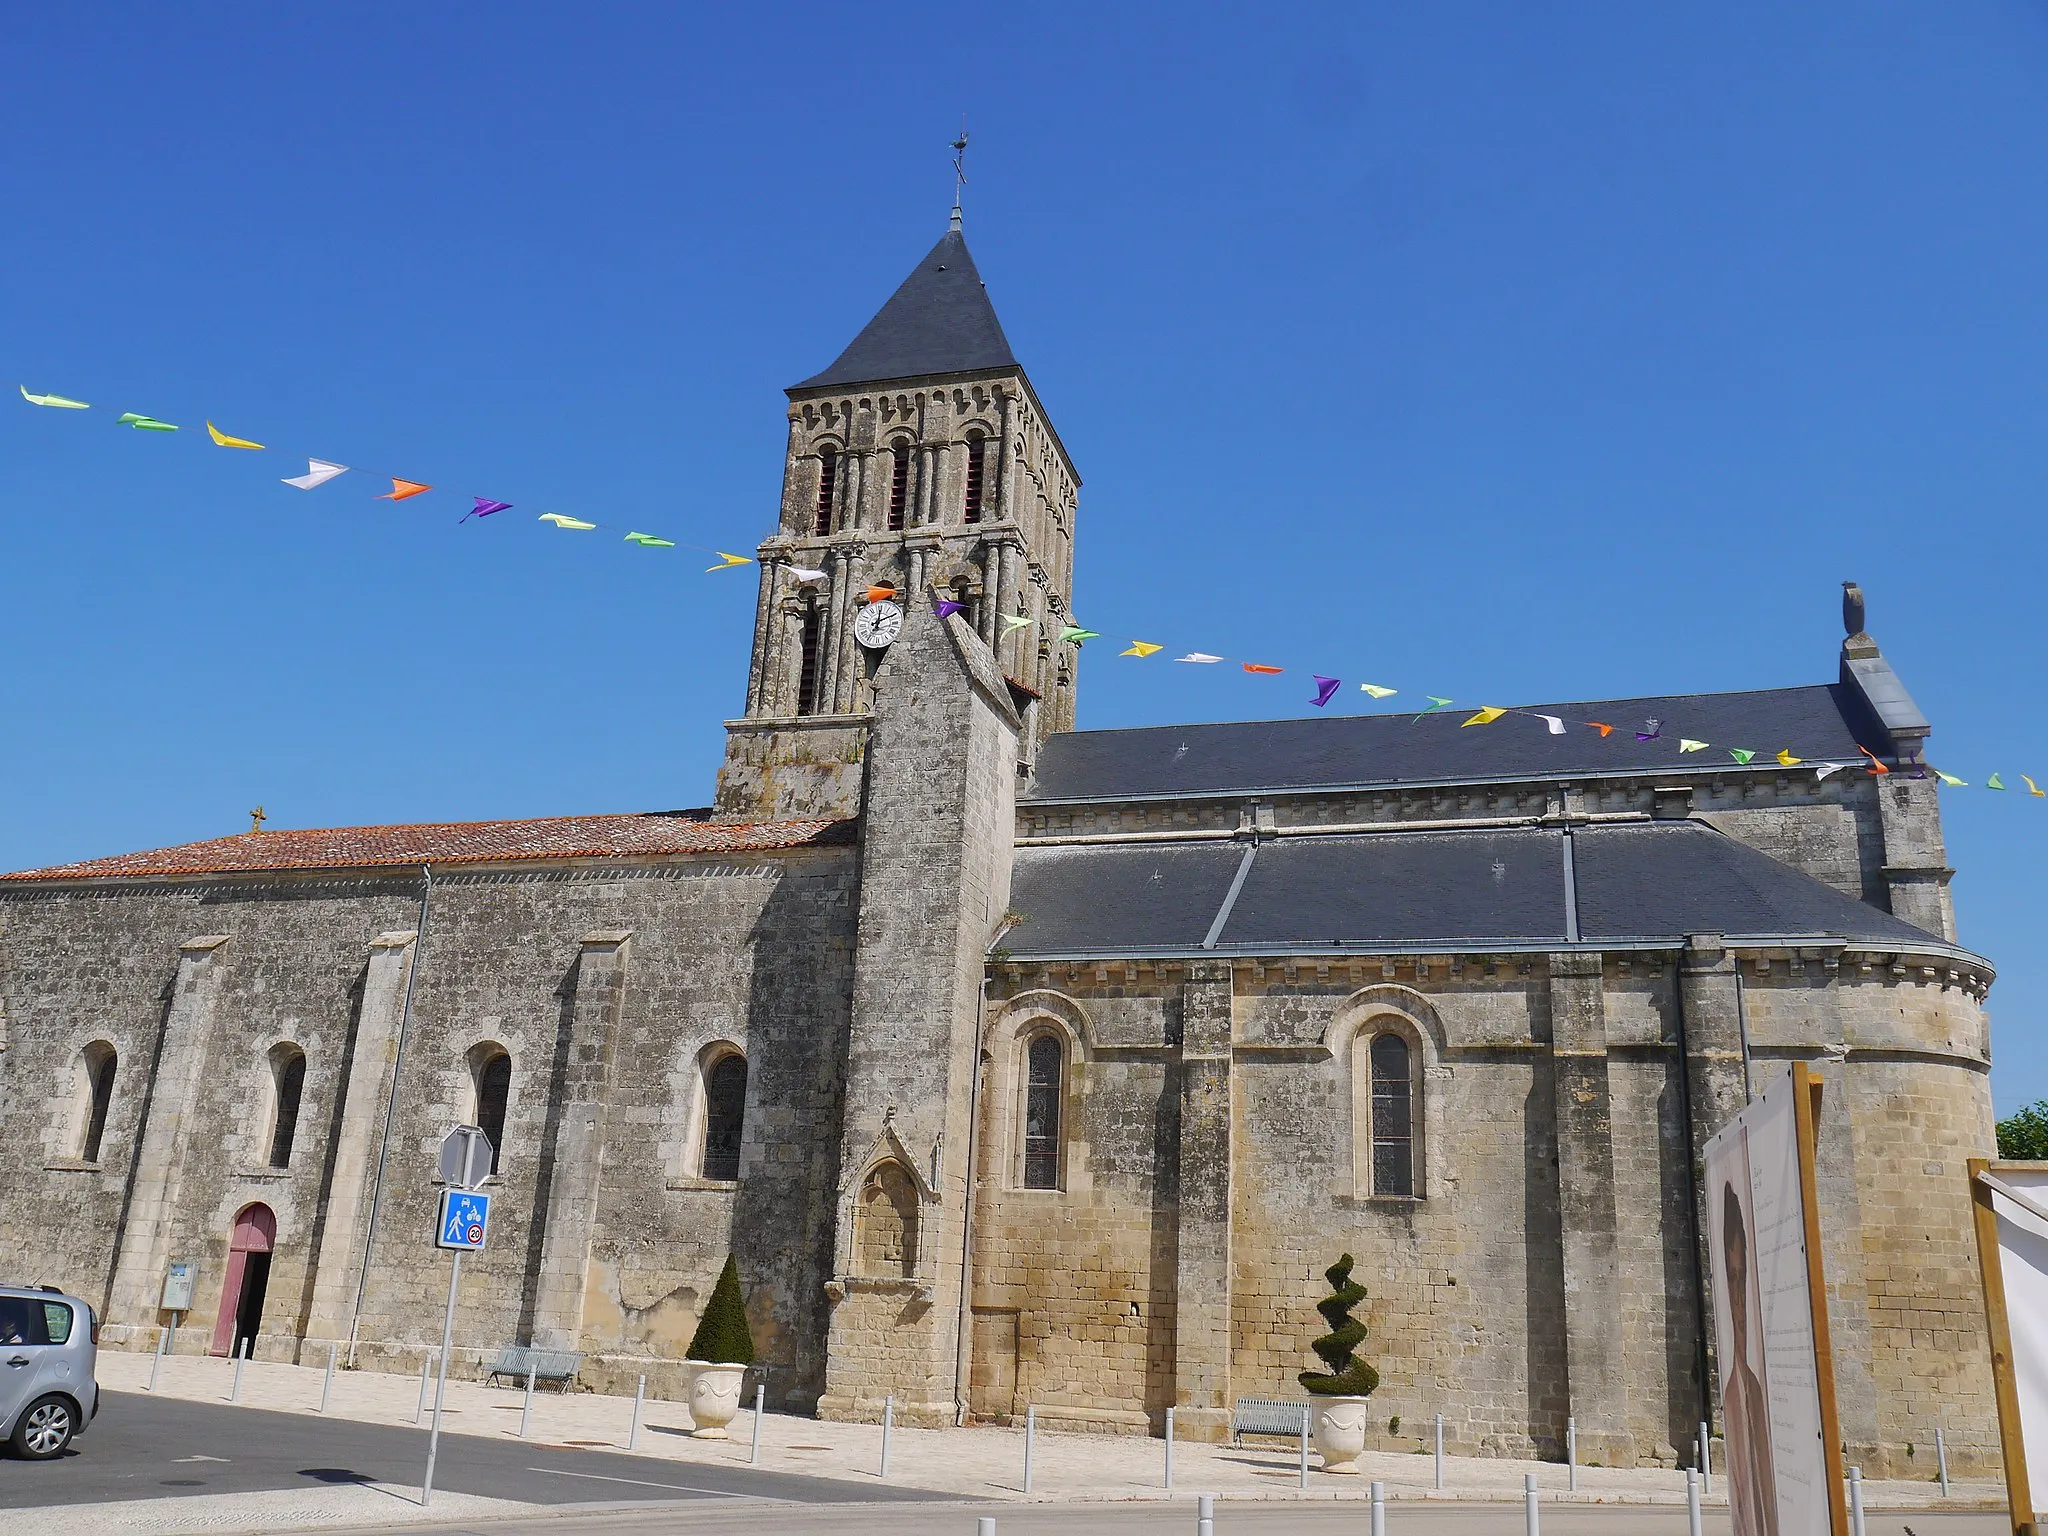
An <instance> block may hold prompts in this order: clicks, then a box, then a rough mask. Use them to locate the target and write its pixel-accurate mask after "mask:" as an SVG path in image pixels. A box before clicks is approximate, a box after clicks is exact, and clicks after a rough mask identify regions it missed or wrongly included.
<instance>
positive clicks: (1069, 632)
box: [1060, 624, 1101, 645]
mask: <svg viewBox="0 0 2048 1536" xmlns="http://www.w3.org/2000/svg"><path fill="white" fill-rule="evenodd" d="M1100 638H1101V634H1100V632H1099V631H1097V630H1093V629H1083V628H1082V627H1081V626H1080V625H1078V624H1068V625H1066V626H1064V627H1063V628H1062V629H1061V630H1060V644H1061V645H1079V644H1081V643H1082V642H1083V641H1084V640H1097V639H1100Z"/></svg>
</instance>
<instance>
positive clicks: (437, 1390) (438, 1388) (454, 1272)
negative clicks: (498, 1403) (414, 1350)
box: [420, 1248, 462, 1509]
mask: <svg viewBox="0 0 2048 1536" xmlns="http://www.w3.org/2000/svg"><path fill="white" fill-rule="evenodd" d="M461 1281H462V1250H461V1249H460V1248H458V1249H456V1250H455V1263H454V1265H453V1266H452V1267H451V1268H450V1269H449V1271H448V1312H447V1315H446V1316H444V1317H443V1318H442V1319H441V1379H440V1381H439V1382H437V1383H436V1384H435V1387H434V1427H433V1428H432V1429H430V1430H428V1431H427V1477H426V1481H425V1482H423V1483H422V1484H421V1485H420V1508H421V1509H425V1508H426V1507H427V1501H428V1500H429V1499H431V1498H432V1497H433V1496H434V1457H435V1455H436V1454H437V1453H438V1452H439V1451H440V1449H441V1400H442V1399H443V1398H445V1397H446V1396H447V1395H448V1350H449V1347H450V1346H451V1345H452V1344H454V1342H455V1287H456V1286H457V1285H458V1284H460V1283H461Z"/></svg>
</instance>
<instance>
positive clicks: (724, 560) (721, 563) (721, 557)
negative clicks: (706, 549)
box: [704, 549, 754, 576]
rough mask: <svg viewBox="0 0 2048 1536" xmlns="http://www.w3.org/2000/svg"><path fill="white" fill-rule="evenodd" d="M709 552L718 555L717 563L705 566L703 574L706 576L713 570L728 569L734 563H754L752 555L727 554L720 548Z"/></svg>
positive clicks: (734, 564)
mask: <svg viewBox="0 0 2048 1536" xmlns="http://www.w3.org/2000/svg"><path fill="white" fill-rule="evenodd" d="M711 553H713V554H714V555H716V556H718V564H716V565H707V566H705V567H704V574H705V575H706V576H709V575H710V574H711V573H712V572H713V571H729V570H731V569H732V568H733V567H734V566H736V565H752V564H753V563H754V557H753V556H752V555H728V554H727V553H726V552H725V551H724V550H722V549H714V550H713V551H711Z"/></svg>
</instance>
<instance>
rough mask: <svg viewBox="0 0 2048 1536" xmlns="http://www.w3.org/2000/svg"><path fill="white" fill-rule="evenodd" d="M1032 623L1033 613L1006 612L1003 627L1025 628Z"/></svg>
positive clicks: (1011, 628) (1007, 628) (1010, 628)
mask: <svg viewBox="0 0 2048 1536" xmlns="http://www.w3.org/2000/svg"><path fill="white" fill-rule="evenodd" d="M1030 623H1031V615H1030V614H1028V613H1006V614H1004V615H1003V628H1004V629H1006V630H1018V629H1024V628H1027V627H1028V626H1029V625H1030Z"/></svg>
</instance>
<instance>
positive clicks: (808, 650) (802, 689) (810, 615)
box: [796, 608, 821, 715]
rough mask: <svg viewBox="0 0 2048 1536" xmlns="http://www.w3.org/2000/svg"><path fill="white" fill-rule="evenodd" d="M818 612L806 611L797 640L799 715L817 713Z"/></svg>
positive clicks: (797, 697)
mask: <svg viewBox="0 0 2048 1536" xmlns="http://www.w3.org/2000/svg"><path fill="white" fill-rule="evenodd" d="M820 627H821V626H820V623H819V618H818V610H817V609H815V608H810V609H806V610H805V612H804V621H803V631H802V633H801V634H800V635H799V636H798V639H797V669H796V712H797V713H798V714H800V715H815V714H816V713H817V712H818V631H819V629H820Z"/></svg>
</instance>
